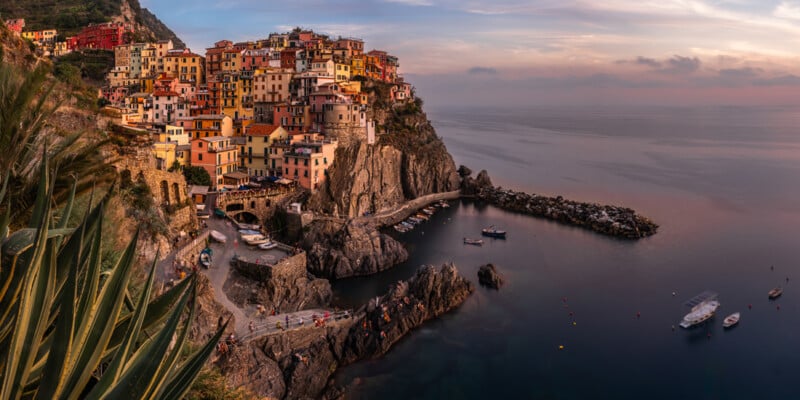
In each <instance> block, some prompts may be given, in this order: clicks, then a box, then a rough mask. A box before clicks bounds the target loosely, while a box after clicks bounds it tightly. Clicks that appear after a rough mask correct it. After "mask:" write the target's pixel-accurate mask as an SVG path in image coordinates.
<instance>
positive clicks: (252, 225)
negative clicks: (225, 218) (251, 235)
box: [239, 223, 261, 230]
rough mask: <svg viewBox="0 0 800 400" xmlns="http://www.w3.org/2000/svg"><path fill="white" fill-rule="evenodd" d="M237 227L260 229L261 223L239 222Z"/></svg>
mask: <svg viewBox="0 0 800 400" xmlns="http://www.w3.org/2000/svg"><path fill="white" fill-rule="evenodd" d="M239 228H242V229H248V230H258V229H261V225H258V224H242V223H240V224H239Z"/></svg>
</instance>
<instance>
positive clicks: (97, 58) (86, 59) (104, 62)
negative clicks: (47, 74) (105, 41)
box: [55, 50, 114, 85]
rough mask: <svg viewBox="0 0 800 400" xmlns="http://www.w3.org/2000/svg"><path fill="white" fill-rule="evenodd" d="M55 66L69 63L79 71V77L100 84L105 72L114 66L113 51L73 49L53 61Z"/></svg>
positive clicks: (104, 77)
mask: <svg viewBox="0 0 800 400" xmlns="http://www.w3.org/2000/svg"><path fill="white" fill-rule="evenodd" d="M55 65H56V68H57V69H58V68H59V66H60V65H70V66H72V67H74V68H77V69H78V70H79V71H80V76H81V78H83V79H85V80H88V81H90V82H93V83H95V84H98V85H99V84H101V83H102V82H104V81H105V79H106V74H108V72H109V71H111V69H112V68H113V67H114V52H113V51H107V50H82V51H74V52H72V53H69V54H67V55H64V56H62V57H59V58H58V59H57V60H56V62H55Z"/></svg>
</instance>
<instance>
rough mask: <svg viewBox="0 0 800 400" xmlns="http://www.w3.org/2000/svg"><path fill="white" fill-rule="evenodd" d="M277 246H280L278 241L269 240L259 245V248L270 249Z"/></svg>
mask: <svg viewBox="0 0 800 400" xmlns="http://www.w3.org/2000/svg"><path fill="white" fill-rule="evenodd" d="M276 247H278V243H275V242H273V241H267V242H264V243H261V244H260V245H258V248H259V249H261V250H269V249H274V248H276Z"/></svg>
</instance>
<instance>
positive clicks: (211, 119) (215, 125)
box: [176, 114, 233, 139]
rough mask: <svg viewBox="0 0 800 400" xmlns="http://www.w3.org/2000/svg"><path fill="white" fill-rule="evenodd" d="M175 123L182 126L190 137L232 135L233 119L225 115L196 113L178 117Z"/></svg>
mask: <svg viewBox="0 0 800 400" xmlns="http://www.w3.org/2000/svg"><path fill="white" fill-rule="evenodd" d="M176 125H178V126H181V127H183V129H184V130H185V131H186V133H187V134H188V135H189V136H190V137H191V138H192V139H200V138H209V137H215V136H223V137H230V136H233V120H232V119H231V117H229V116H226V115H218V114H207V115H197V116H194V117H190V118H183V119H179V120H178V121H177V123H176Z"/></svg>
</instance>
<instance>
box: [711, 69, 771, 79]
mask: <svg viewBox="0 0 800 400" xmlns="http://www.w3.org/2000/svg"><path fill="white" fill-rule="evenodd" d="M761 72H763V70H762V69H761V68H750V67H745V68H725V69H721V70H719V76H720V77H721V78H733V79H750V78H755V77H757V76H758V75H759V74H760V73H761Z"/></svg>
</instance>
